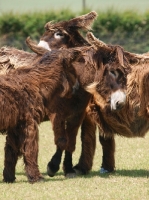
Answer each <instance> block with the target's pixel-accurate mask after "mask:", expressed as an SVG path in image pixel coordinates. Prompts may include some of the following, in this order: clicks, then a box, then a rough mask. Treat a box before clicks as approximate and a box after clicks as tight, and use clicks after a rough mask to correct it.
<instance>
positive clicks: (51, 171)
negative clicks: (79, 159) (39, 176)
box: [47, 163, 59, 177]
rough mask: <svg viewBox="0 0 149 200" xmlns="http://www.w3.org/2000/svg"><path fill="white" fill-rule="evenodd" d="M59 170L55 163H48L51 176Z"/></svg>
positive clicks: (48, 171) (48, 172)
mask: <svg viewBox="0 0 149 200" xmlns="http://www.w3.org/2000/svg"><path fill="white" fill-rule="evenodd" d="M58 170H59V168H57V167H54V165H52V164H51V163H48V165H47V174H48V175H49V176H50V177H53V176H54V175H55V174H56V172H57V171H58Z"/></svg>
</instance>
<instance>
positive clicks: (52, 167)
mask: <svg viewBox="0 0 149 200" xmlns="http://www.w3.org/2000/svg"><path fill="white" fill-rule="evenodd" d="M62 153H63V151H62V150H61V149H60V148H58V147H57V150H56V153H55V154H54V155H53V156H52V159H51V160H50V162H49V163H48V165H47V174H48V175H49V176H51V177H53V176H54V175H55V174H56V172H57V171H58V170H59V166H60V163H61V157H62Z"/></svg>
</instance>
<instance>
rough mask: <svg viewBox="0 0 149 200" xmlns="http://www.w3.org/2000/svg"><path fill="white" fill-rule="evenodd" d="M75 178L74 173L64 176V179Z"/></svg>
mask: <svg viewBox="0 0 149 200" xmlns="http://www.w3.org/2000/svg"><path fill="white" fill-rule="evenodd" d="M76 176H77V174H76V173H68V174H66V175H65V177H66V178H75V177H76Z"/></svg>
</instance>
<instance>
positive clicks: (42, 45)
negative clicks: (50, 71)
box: [38, 40, 51, 51]
mask: <svg viewBox="0 0 149 200" xmlns="http://www.w3.org/2000/svg"><path fill="white" fill-rule="evenodd" d="M38 46H39V47H43V48H45V49H47V50H49V51H51V49H50V47H49V44H48V43H47V42H45V41H44V40H40V42H39V43H38Z"/></svg>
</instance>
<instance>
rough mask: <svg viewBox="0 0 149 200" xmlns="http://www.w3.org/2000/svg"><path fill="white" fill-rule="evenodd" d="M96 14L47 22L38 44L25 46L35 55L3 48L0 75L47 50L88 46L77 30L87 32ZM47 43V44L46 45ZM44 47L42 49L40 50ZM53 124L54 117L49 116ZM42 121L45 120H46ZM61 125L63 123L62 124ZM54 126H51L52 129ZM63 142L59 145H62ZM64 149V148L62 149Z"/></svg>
mask: <svg viewBox="0 0 149 200" xmlns="http://www.w3.org/2000/svg"><path fill="white" fill-rule="evenodd" d="M96 16H97V14H96V12H94V11H92V12H90V13H88V14H86V15H82V16H79V17H76V18H74V19H71V20H69V21H62V22H57V23H53V22H48V23H47V24H46V25H45V29H46V31H45V33H44V34H43V36H42V37H41V40H40V43H39V45H38V48H37V46H36V45H35V44H34V43H33V42H32V41H31V40H30V39H29V38H28V39H27V44H28V46H29V47H31V49H32V50H33V51H34V52H35V53H37V54H35V53H28V52H24V51H21V50H18V49H15V48H10V47H9V48H8V47H3V48H1V49H0V73H2V74H6V73H8V72H9V71H10V70H13V69H16V68H18V67H19V66H28V65H30V63H32V64H33V63H36V62H38V60H39V59H40V57H41V55H42V54H44V53H45V52H46V50H45V49H44V48H45V47H46V48H47V45H48V50H51V49H57V48H60V47H61V48H69V47H74V46H84V45H85V46H89V43H88V42H87V41H86V40H85V39H84V38H83V37H82V36H81V35H80V33H79V30H80V29H82V30H83V29H84V30H88V29H90V27H91V24H92V22H93V21H94V19H95V18H96ZM46 42H48V43H46ZM42 47H44V48H42ZM50 118H51V119H53V123H55V120H54V116H53V117H52V114H51V115H50ZM44 120H47V119H46V118H45V119H44ZM62 123H63V122H62ZM54 126H55V125H53V127H54ZM63 143H64V142H63V140H62V142H61V144H62V145H63ZM63 148H64V147H63Z"/></svg>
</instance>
